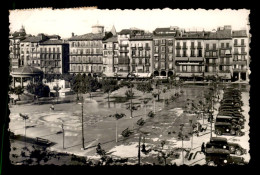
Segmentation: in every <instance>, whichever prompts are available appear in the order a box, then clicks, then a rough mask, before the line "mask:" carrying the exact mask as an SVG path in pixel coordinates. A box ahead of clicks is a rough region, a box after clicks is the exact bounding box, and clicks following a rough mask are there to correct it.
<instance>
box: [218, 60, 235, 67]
mask: <svg viewBox="0 0 260 175" xmlns="http://www.w3.org/2000/svg"><path fill="white" fill-rule="evenodd" d="M219 65H224V66H231V65H232V63H231V62H223V61H221V62H219Z"/></svg>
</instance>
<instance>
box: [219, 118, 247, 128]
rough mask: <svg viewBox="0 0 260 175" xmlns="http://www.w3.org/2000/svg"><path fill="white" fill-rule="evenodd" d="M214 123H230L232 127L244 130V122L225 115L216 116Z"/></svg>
mask: <svg viewBox="0 0 260 175" xmlns="http://www.w3.org/2000/svg"><path fill="white" fill-rule="evenodd" d="M216 122H227V123H231V124H232V125H233V126H236V125H238V126H236V127H241V129H243V128H244V123H245V122H244V121H243V119H241V120H240V119H239V118H237V117H232V116H226V115H218V116H217V117H216Z"/></svg>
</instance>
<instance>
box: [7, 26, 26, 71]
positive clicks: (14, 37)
mask: <svg viewBox="0 0 260 175" xmlns="http://www.w3.org/2000/svg"><path fill="white" fill-rule="evenodd" d="M26 37H27V35H26V32H25V29H24V27H23V26H22V28H21V29H20V30H19V31H18V32H14V33H12V34H11V35H10V36H9V40H10V43H9V51H10V53H9V60H10V70H11V71H13V70H14V69H17V68H19V67H20V66H21V64H22V62H21V60H20V42H21V41H22V40H23V39H25V38H26Z"/></svg>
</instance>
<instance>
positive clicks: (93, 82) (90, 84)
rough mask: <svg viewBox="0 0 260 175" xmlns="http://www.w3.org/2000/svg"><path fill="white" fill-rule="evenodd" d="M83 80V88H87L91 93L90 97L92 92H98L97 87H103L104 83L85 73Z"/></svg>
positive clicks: (87, 91)
mask: <svg viewBox="0 0 260 175" xmlns="http://www.w3.org/2000/svg"><path fill="white" fill-rule="evenodd" d="M83 81H84V87H83V89H85V92H86V93H89V97H90V98H92V96H91V94H92V92H96V90H97V89H100V88H101V87H102V84H101V83H99V82H98V80H97V78H94V77H91V76H86V75H85V74H83Z"/></svg>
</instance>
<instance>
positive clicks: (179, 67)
mask: <svg viewBox="0 0 260 175" xmlns="http://www.w3.org/2000/svg"><path fill="white" fill-rule="evenodd" d="M203 40H204V31H202V32H197V31H196V32H183V31H182V32H181V33H179V34H178V36H176V38H175V54H176V55H175V66H176V68H175V69H176V75H177V76H179V77H180V78H181V79H185V80H187V79H200V80H201V79H202V78H203V72H204V46H203Z"/></svg>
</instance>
